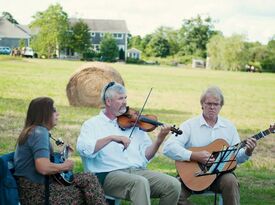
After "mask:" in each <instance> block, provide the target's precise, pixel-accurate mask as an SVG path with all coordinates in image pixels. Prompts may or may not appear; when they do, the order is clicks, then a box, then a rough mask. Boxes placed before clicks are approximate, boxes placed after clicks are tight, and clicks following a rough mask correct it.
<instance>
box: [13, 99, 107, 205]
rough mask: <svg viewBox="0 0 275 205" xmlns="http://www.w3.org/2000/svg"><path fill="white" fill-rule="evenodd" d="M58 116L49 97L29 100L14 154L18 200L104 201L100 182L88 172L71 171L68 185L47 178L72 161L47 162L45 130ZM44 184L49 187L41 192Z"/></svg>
mask: <svg viewBox="0 0 275 205" xmlns="http://www.w3.org/2000/svg"><path fill="white" fill-rule="evenodd" d="M58 117H59V113H58V112H57V111H56V108H55V107H54V101H53V100H52V99H51V98H49V97H39V98H35V99H33V100H32V101H31V103H30V105H29V108H28V111H27V117H26V121H25V125H24V128H23V130H22V131H21V133H20V135H19V138H18V140H17V145H16V151H15V155H14V164H15V173H14V175H15V176H16V178H17V182H18V187H19V195H20V203H21V204H22V205H25V204H45V200H46V201H49V203H50V204H51V205H53V204H93V205H95V204H98V205H101V204H105V199H104V193H103V191H102V189H101V187H100V184H99V183H98V180H97V178H96V177H95V176H94V175H92V174H91V173H79V174H75V175H74V181H73V183H72V185H70V186H64V185H61V184H59V183H57V182H56V181H54V180H52V179H51V177H47V176H50V175H53V174H56V173H60V172H64V171H65V172H66V171H70V170H72V169H73V164H74V163H73V161H72V160H69V159H67V160H65V161H64V163H59V164H56V163H52V162H51V161H50V156H51V154H52V153H53V149H52V145H51V142H50V133H49V131H50V130H51V129H52V128H53V127H54V126H56V124H57V121H58ZM48 181H49V182H48ZM47 186H48V187H49V190H48V191H45V187H47ZM46 190H47V188H46ZM48 193H49V197H47V195H48Z"/></svg>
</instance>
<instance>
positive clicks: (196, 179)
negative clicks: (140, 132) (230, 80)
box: [163, 87, 256, 205]
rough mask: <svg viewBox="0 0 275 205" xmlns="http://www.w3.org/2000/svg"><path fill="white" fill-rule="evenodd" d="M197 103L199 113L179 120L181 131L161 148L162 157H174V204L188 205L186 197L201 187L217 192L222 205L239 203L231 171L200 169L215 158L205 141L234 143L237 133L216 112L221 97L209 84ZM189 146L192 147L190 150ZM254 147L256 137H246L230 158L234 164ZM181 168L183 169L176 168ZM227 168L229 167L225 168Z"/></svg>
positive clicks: (212, 162) (219, 105)
mask: <svg viewBox="0 0 275 205" xmlns="http://www.w3.org/2000/svg"><path fill="white" fill-rule="evenodd" d="M200 103H201V106H202V114H201V115H200V116H197V117H195V118H192V119H189V120H187V121H185V122H184V123H182V124H181V126H180V129H181V130H182V131H183V134H182V135H180V136H177V137H176V136H174V135H172V136H171V137H170V138H169V139H168V140H167V141H166V142H165V144H164V148H163V152H164V154H165V155H166V156H168V157H170V158H172V159H173V160H176V166H177V170H178V172H179V174H180V177H181V180H182V182H183V183H182V192H181V196H180V199H179V202H178V204H179V205H187V204H190V202H189V201H188V200H187V198H188V197H189V196H190V195H191V194H192V191H203V190H204V189H210V190H211V191H214V192H218V193H221V194H222V198H223V202H224V205H236V204H240V193H239V184H238V181H237V179H236V177H235V175H234V173H232V172H222V173H221V174H212V173H210V174H209V173H208V172H204V168H205V167H207V166H204V165H211V164H215V163H216V161H215V160H216V157H215V156H213V155H212V153H211V152H213V151H216V150H212V151H211V149H207V147H208V146H209V144H211V143H214V141H219V140H221V141H224V142H225V145H226V146H225V147H228V146H231V145H235V144H238V143H239V142H240V137H239V134H238V132H237V129H236V127H235V126H234V125H233V124H232V123H231V122H230V121H228V120H226V119H224V118H222V117H220V116H219V115H218V114H219V112H220V110H221V108H222V106H223V105H224V97H223V94H222V92H221V90H220V89H219V88H218V87H209V88H208V89H207V90H206V91H205V92H204V93H203V94H202V96H201V99H200ZM203 146H205V147H203ZM192 147H196V148H195V149H191V148H192ZM197 147H202V149H199V148H197ZM210 147H211V146H210ZM255 147H256V139H254V138H250V139H247V140H246V144H245V146H243V148H241V149H238V151H237V152H236V158H235V156H234V160H235V159H236V161H237V163H243V162H245V161H246V160H247V159H248V158H249V156H251V155H252V152H253V150H254V148H255ZM221 150H222V149H221ZM220 153H223V152H220ZM230 159H231V158H230ZM230 159H229V161H230ZM177 163H178V165H177ZM181 163H185V164H184V166H181ZM229 163H231V162H229ZM231 164H232V163H231ZM193 165H194V166H193ZM215 166H216V165H215ZM182 167H183V169H180V168H182ZM189 167H190V169H189ZM194 167H199V170H201V171H200V172H198V171H197V170H195V171H193V173H192V169H193V168H194ZM179 169H180V170H179ZM228 170H230V169H229V168H228ZM231 170H232V169H231ZM188 173H190V175H189V177H186V182H185V178H184V176H185V174H187V176H188ZM201 173H203V174H201ZM200 174H201V175H200ZM208 174H209V175H208ZM199 175H200V176H199ZM188 180H189V181H188ZM192 183H193V184H192ZM204 183H205V184H206V185H205V187H203V184H204ZM207 183H209V184H207ZM201 187H203V188H201Z"/></svg>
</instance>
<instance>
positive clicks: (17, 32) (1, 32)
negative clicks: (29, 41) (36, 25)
mask: <svg viewBox="0 0 275 205" xmlns="http://www.w3.org/2000/svg"><path fill="white" fill-rule="evenodd" d="M0 37H2V38H30V37H31V36H30V34H28V33H27V32H26V31H25V30H23V29H22V28H21V27H20V25H17V24H13V23H11V22H10V21H8V20H7V19H5V18H0Z"/></svg>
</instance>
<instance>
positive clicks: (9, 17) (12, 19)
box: [2, 11, 19, 24]
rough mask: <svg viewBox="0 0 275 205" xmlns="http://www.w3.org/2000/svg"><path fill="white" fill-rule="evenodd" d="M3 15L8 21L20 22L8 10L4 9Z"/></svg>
mask: <svg viewBox="0 0 275 205" xmlns="http://www.w3.org/2000/svg"><path fill="white" fill-rule="evenodd" d="M2 17H3V18H5V19H7V20H8V21H10V22H11V23H13V24H19V23H18V22H17V21H16V20H15V19H14V18H13V16H12V15H11V14H10V13H9V12H7V11H3V12H2Z"/></svg>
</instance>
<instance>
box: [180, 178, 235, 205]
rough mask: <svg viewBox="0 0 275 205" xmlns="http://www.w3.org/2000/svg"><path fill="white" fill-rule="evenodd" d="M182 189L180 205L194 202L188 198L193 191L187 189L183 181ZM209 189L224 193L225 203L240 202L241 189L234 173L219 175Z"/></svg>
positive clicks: (226, 204) (225, 204) (229, 204)
mask: <svg viewBox="0 0 275 205" xmlns="http://www.w3.org/2000/svg"><path fill="white" fill-rule="evenodd" d="M181 188H182V191H181V195H180V198H179V203H178V205H191V204H192V203H191V202H190V201H188V200H187V198H188V197H189V196H191V194H192V192H191V191H190V190H189V189H187V188H186V187H185V186H184V184H183V183H182V186H181ZM209 190H211V191H213V192H217V193H221V194H222V198H223V204H224V205H239V204H240V191H239V184H238V181H237V179H236V177H235V175H234V174H232V173H226V174H223V175H221V176H219V177H218V178H217V179H216V180H215V181H214V183H213V184H212V185H211V186H210V188H209Z"/></svg>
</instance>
